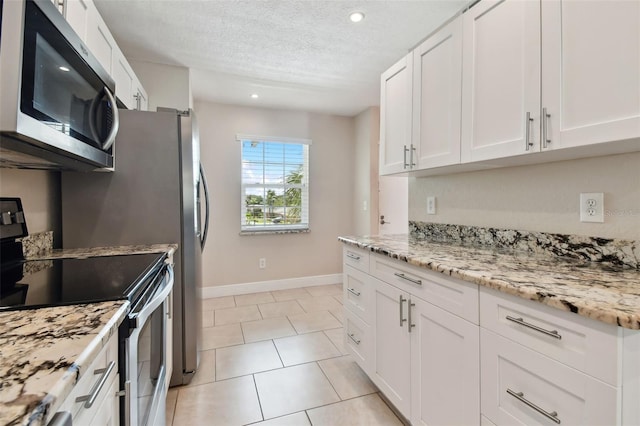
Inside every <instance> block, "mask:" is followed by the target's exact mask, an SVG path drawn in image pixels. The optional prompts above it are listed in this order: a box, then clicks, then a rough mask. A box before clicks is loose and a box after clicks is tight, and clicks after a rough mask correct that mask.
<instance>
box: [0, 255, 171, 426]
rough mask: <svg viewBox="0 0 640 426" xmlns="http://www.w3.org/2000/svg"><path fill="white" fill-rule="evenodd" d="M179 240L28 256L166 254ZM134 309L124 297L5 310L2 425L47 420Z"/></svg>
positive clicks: (0, 344) (1, 316) (1, 315)
mask: <svg viewBox="0 0 640 426" xmlns="http://www.w3.org/2000/svg"><path fill="white" fill-rule="evenodd" d="M176 249H177V245H176V244H155V245H140V246H118V247H98V248H87V249H55V250H46V249H45V250H40V251H38V252H37V253H30V254H29V255H28V256H27V259H28V260H47V259H59V258H76V259H80V258H86V257H96V256H113V255H127V254H144V253H162V252H166V253H168V254H169V255H170V256H171V255H173V253H174V252H175V250H176ZM128 312H129V302H128V301H124V300H120V301H112V302H98V303H87V304H78V305H71V306H59V307H51V308H40V309H29V310H17V311H7V312H1V311H0V425H18V424H25V425H43V424H46V422H47V421H48V420H49V418H50V417H51V416H52V415H53V413H55V412H56V411H57V409H58V407H59V406H60V405H61V404H62V402H63V401H64V399H65V398H66V397H67V396H68V395H69V393H70V392H71V390H72V389H73V386H74V385H75V384H76V383H77V382H78V380H79V379H80V377H82V375H83V374H84V373H85V369H86V368H87V367H88V366H89V365H90V364H91V363H92V362H93V360H94V359H95V358H96V356H97V355H98V353H99V352H100V350H101V349H102V348H103V346H104V345H105V344H106V343H107V341H108V340H109V338H110V337H111V336H112V335H113V334H114V333H117V330H118V326H119V325H120V323H121V322H122V320H123V319H124V318H125V317H126V315H127V313H128Z"/></svg>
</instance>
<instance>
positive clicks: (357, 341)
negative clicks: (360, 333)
mask: <svg viewBox="0 0 640 426" xmlns="http://www.w3.org/2000/svg"><path fill="white" fill-rule="evenodd" d="M347 336H349V339H351V340H353V343H355V344H356V345H359V344H360V340H359V339H356V337H355V335H354V334H353V333H349V334H347Z"/></svg>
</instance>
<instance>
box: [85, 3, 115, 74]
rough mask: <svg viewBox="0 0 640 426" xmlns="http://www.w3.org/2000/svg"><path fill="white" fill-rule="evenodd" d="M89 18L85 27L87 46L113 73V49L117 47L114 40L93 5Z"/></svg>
mask: <svg viewBox="0 0 640 426" xmlns="http://www.w3.org/2000/svg"><path fill="white" fill-rule="evenodd" d="M90 19H91V25H90V26H89V28H87V47H88V48H89V50H90V51H91V53H93V55H94V56H95V57H96V59H97V60H98V62H100V65H102V67H103V68H104V69H105V70H106V71H107V73H109V75H113V74H112V72H113V59H114V50H116V49H118V46H117V45H116V41H115V40H114V39H113V36H112V35H111V32H110V31H109V28H107V25H106V24H105V23H104V21H103V20H102V17H101V16H100V14H99V13H98V10H97V9H95V6H93V8H92V10H90Z"/></svg>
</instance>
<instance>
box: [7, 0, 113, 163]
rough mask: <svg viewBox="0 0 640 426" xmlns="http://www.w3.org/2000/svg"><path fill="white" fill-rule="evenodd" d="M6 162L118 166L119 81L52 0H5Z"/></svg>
mask: <svg viewBox="0 0 640 426" xmlns="http://www.w3.org/2000/svg"><path fill="white" fill-rule="evenodd" d="M0 11H1V13H0V18H1V20H2V26H1V27H0V51H1V52H2V55H0V92H1V93H2V96H1V97H0V111H2V114H0V166H2V167H17V168H37V169H72V170H94V169H102V168H107V169H109V168H112V167H113V165H114V164H113V146H112V145H113V142H114V140H115V136H116V134H117V131H118V109H117V106H116V99H115V97H114V96H115V95H114V93H115V83H114V81H113V79H112V78H111V77H110V76H109V74H108V73H107V72H106V71H105V70H104V68H102V66H101V65H100V63H99V62H98V60H97V59H96V58H95V57H94V56H93V55H92V54H91V52H89V50H88V49H87V47H86V46H85V45H84V43H83V42H82V40H81V39H80V38H79V37H78V36H77V34H76V33H75V32H74V31H73V29H72V28H71V26H69V24H68V23H67V22H66V20H65V19H64V18H63V17H62V15H61V14H60V12H59V11H58V10H57V8H56V7H55V5H54V4H53V3H52V2H51V0H0Z"/></svg>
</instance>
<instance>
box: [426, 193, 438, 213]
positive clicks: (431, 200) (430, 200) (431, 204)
mask: <svg viewBox="0 0 640 426" xmlns="http://www.w3.org/2000/svg"><path fill="white" fill-rule="evenodd" d="M427 214H436V197H427Z"/></svg>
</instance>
